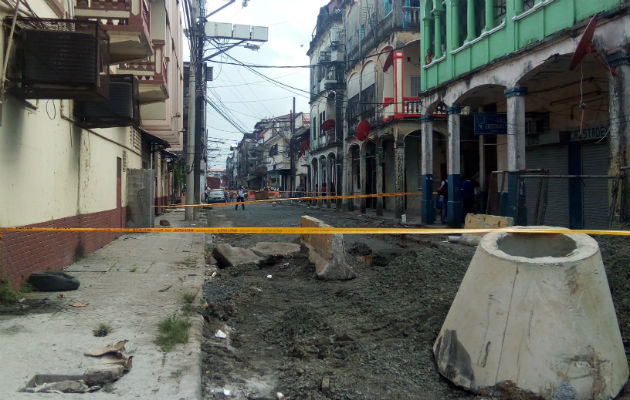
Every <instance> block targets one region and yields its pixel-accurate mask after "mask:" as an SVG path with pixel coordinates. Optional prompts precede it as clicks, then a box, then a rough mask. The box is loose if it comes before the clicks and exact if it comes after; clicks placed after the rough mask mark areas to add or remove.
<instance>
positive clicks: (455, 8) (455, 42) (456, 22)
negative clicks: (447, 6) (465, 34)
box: [447, 1, 462, 49]
mask: <svg viewBox="0 0 630 400" xmlns="http://www.w3.org/2000/svg"><path fill="white" fill-rule="evenodd" d="M451 14H452V19H453V20H452V23H451V24H447V29H448V28H449V27H450V30H451V35H450V36H451V47H452V48H453V49H456V48H458V47H459V46H461V45H462V44H461V43H460V42H459V26H460V25H461V22H460V18H461V16H460V7H459V1H452V2H451Z"/></svg>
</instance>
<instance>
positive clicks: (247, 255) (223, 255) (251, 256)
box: [212, 243, 263, 268]
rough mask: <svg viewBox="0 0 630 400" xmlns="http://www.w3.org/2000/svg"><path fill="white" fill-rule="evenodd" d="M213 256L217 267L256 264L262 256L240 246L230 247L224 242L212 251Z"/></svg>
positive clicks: (261, 259)
mask: <svg viewBox="0 0 630 400" xmlns="http://www.w3.org/2000/svg"><path fill="white" fill-rule="evenodd" d="M212 255H213V257H214V258H215V259H216V260H217V263H218V265H219V267H221V268H227V267H238V266H241V265H246V264H255V265H258V264H259V263H260V262H261V261H263V258H262V257H260V256H258V255H257V254H256V253H254V252H253V251H251V250H249V249H243V248H241V247H232V246H230V245H229V244H226V243H220V244H218V245H217V247H215V248H214V251H213V252H212Z"/></svg>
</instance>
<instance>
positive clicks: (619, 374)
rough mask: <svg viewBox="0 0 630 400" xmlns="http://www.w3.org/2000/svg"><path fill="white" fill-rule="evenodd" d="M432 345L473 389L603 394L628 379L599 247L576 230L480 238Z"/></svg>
mask: <svg viewBox="0 0 630 400" xmlns="http://www.w3.org/2000/svg"><path fill="white" fill-rule="evenodd" d="M433 351H434V355H435V359H436V362H437V365H438V369H439V371H440V373H441V374H442V375H444V376H445V377H446V378H448V379H449V380H451V381H452V382H453V383H455V384H456V385H459V386H462V387H464V388H467V389H470V390H472V391H474V392H477V393H488V392H490V393H492V391H493V389H495V388H497V387H499V386H500V385H506V384H507V385H509V386H510V387H512V388H513V389H514V390H515V391H520V392H523V393H527V392H529V393H533V394H534V395H536V396H540V397H541V398H543V399H546V400H552V399H553V400H557V399H559V398H563V399H564V398H566V397H561V396H564V394H565V393H575V396H574V397H570V398H571V399H594V400H604V399H612V398H614V397H615V396H616V395H617V394H618V393H619V391H620V390H621V388H622V387H623V385H624V384H625V383H626V382H627V380H628V362H627V359H626V356H625V353H624V347H623V343H622V341H621V334H620V332H619V327H618V323H617V318H616V314H615V310H614V307H613V303H612V298H611V295H610V289H609V287H608V282H607V280H606V272H605V270H604V266H603V263H602V258H601V254H600V252H599V247H598V245H597V242H596V241H595V240H593V239H592V238H591V237H589V236H587V235H583V234H565V235H559V234H522V233H519V234H507V233H500V232H493V233H489V234H487V235H485V236H484V238H483V239H482V240H481V242H480V244H479V246H478V247H477V251H476V253H475V255H474V257H473V259H472V261H471V263H470V266H469V268H468V271H467V272H466V275H465V276H464V279H463V281H462V283H461V286H460V288H459V291H458V292H457V295H456V296H455V300H454V301H453V304H452V305H451V309H450V310H449V313H448V315H447V317H446V320H445V321H444V325H443V326H442V329H441V331H440V334H439V336H438V338H437V340H436V342H435V345H434V347H433Z"/></svg>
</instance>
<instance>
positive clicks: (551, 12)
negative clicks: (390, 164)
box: [421, 0, 630, 228]
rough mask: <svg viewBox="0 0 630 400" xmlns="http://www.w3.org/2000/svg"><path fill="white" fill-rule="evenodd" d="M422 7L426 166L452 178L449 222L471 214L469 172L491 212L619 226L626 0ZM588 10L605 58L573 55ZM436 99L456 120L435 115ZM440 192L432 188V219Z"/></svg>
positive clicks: (427, 210)
mask: <svg viewBox="0 0 630 400" xmlns="http://www.w3.org/2000/svg"><path fill="white" fill-rule="evenodd" d="M421 10H422V31H421V35H422V38H423V40H422V54H423V55H425V57H422V58H421V63H422V66H421V78H422V79H421V86H422V113H423V115H424V116H425V117H423V120H422V130H421V132H422V133H421V138H422V139H421V143H422V153H421V154H422V162H421V165H422V176H423V179H424V181H425V182H427V187H428V186H429V185H428V182H431V181H432V180H433V179H434V177H436V176H442V177H448V187H449V191H448V194H449V198H448V206H447V207H448V220H449V223H450V224H451V225H458V224H460V223H461V222H462V219H463V209H464V204H463V199H462V197H461V194H462V193H461V191H460V190H459V188H460V186H461V185H460V183H461V182H462V180H464V179H467V178H470V177H475V179H476V180H477V181H478V183H479V185H480V192H481V197H480V199H479V203H480V205H481V207H480V210H481V211H486V212H489V213H495V214H502V215H508V216H512V217H514V218H515V220H516V222H517V223H519V224H530V225H531V224H545V225H556V226H566V227H571V228H582V227H588V228H608V226H609V225H610V223H611V222H614V221H617V220H619V218H622V219H623V218H627V212H628V211H627V208H628V205H627V196H626V195H625V192H627V187H626V189H625V190H624V182H625V168H624V167H626V166H627V165H628V138H629V136H630V125H629V124H628V123H627V121H628V110H630V108H629V107H628V101H630V69H629V66H628V64H629V61H630V57H629V55H628V47H629V45H630V41H629V39H628V38H629V37H630V34H629V31H630V24H629V21H630V16H629V15H628V4H627V2H626V1H622V0H602V1H589V0H544V1H543V0H535V1H533V0H486V1H483V2H478V1H468V2H461V1H450V0H446V1H433V0H422V2H421ZM595 15H597V16H598V19H597V20H593V16H595ZM589 21H592V27H593V28H594V30H593V31H591V33H594V36H593V39H592V43H593V48H594V49H595V51H596V53H597V54H599V56H598V57H599V58H600V60H598V57H596V56H594V55H593V54H585V53H583V54H582V55H583V56H584V57H583V59H581V60H576V62H572V59H573V57H574V55H575V53H576V50H577V49H578V44H579V41H580V39H581V38H582V36H583V33H584V31H585V28H586V26H587V24H588V23H589ZM587 39H588V38H587ZM588 44H589V43H585V46H586V48H588ZM572 64H573V65H572ZM436 109H443V110H444V109H445V110H447V113H448V116H447V118H446V120H439V119H436V118H433V117H428V116H429V115H432V114H433V113H435V111H436ZM439 143H447V146H446V157H445V160H444V158H442V157H443V156H442V154H443V153H442V152H443V150H444V148H443V147H442V146H439ZM436 158H438V159H440V161H439V162H436V161H435V160H436ZM443 163H445V164H446V171H445V170H444V168H443V167H444V165H443ZM438 164H439V165H441V166H442V167H441V168H438V167H437V166H438ZM432 201H433V199H432V196H431V195H430V191H429V190H426V191H425V192H424V195H423V217H424V218H425V219H426V220H430V219H431V212H432V210H433V203H432Z"/></svg>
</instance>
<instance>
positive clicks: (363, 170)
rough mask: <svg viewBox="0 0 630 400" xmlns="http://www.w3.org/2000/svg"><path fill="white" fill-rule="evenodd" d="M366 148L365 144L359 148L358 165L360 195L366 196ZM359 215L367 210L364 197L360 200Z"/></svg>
mask: <svg viewBox="0 0 630 400" xmlns="http://www.w3.org/2000/svg"><path fill="white" fill-rule="evenodd" d="M366 148H367V146H365V144H364V145H363V146H361V161H360V164H359V175H361V177H360V180H361V194H366V190H365V189H366V186H367V177H366V176H365V175H366V174H367V162H366V159H365V156H366ZM360 200H361V214H365V211H366V209H367V202H366V199H365V197H362V198H361V199H360Z"/></svg>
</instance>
